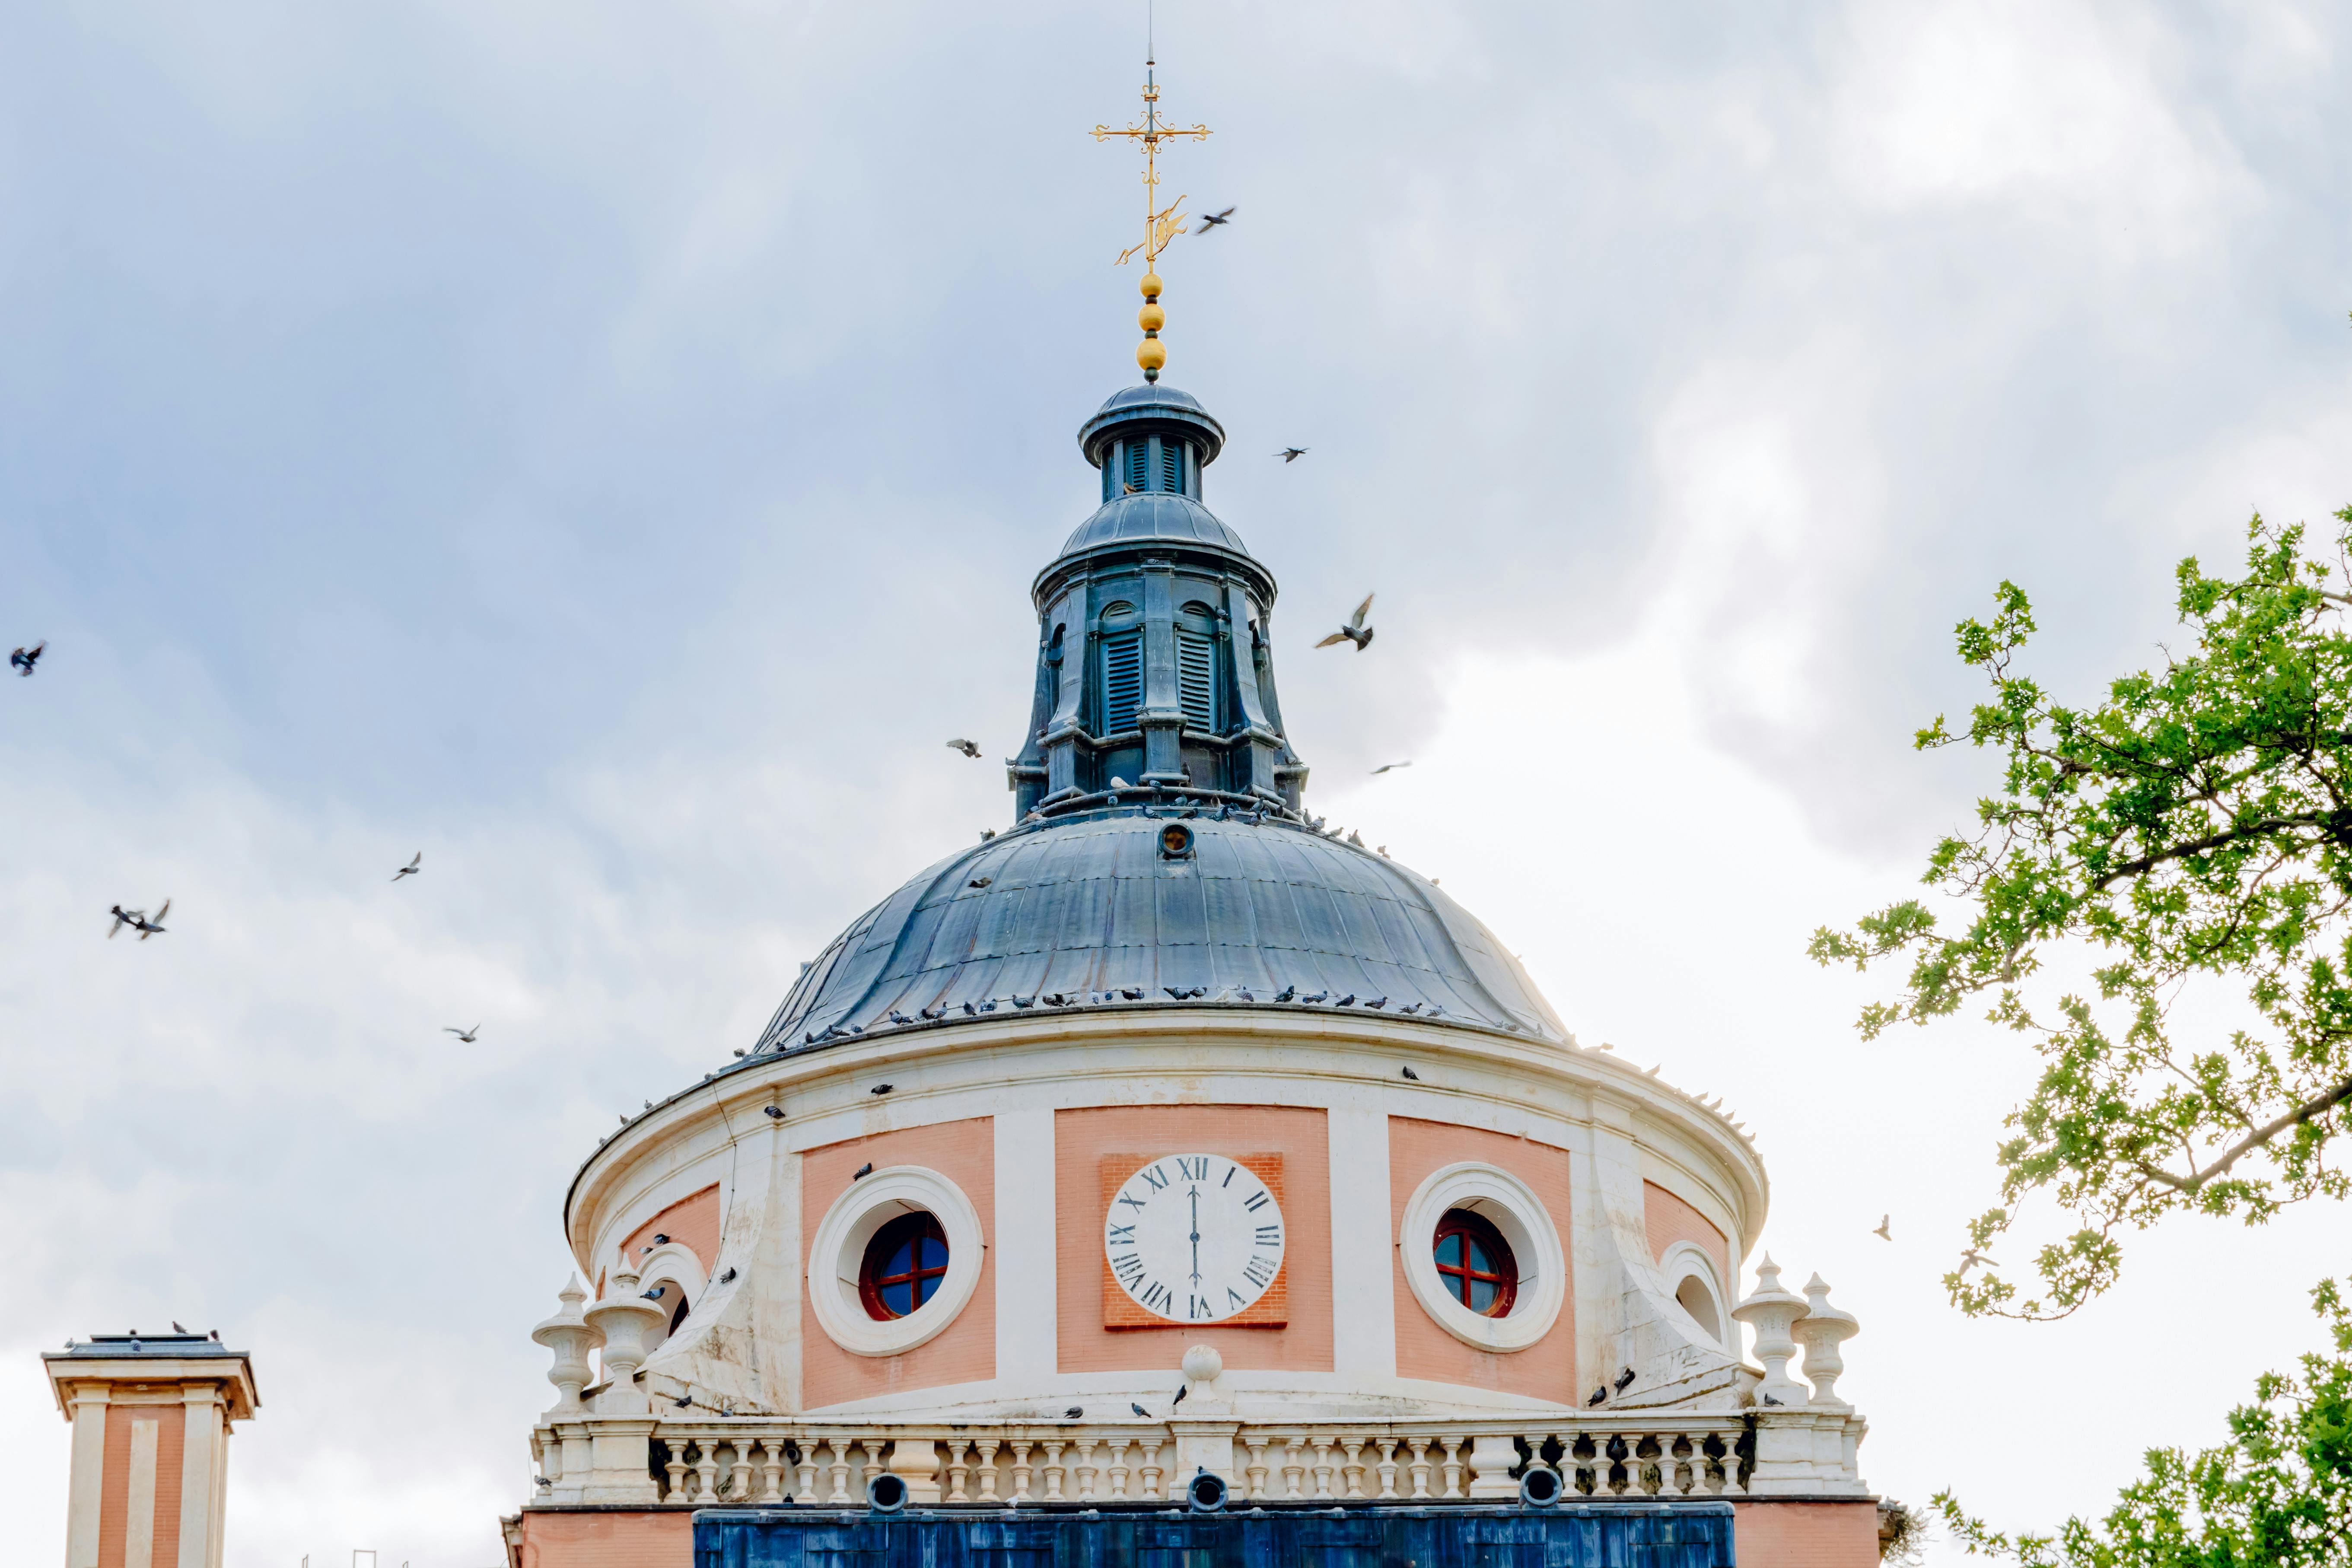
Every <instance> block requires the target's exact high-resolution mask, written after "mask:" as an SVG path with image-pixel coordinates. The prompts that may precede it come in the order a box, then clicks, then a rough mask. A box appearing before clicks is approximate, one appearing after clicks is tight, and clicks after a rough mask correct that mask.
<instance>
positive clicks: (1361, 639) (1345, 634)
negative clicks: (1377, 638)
mask: <svg viewBox="0 0 2352 1568" xmlns="http://www.w3.org/2000/svg"><path fill="white" fill-rule="evenodd" d="M1372 597H1373V596H1372V595H1370V594H1367V595H1364V602H1363V603H1362V604H1360V605H1357V606H1356V613H1355V614H1354V615H1352V616H1349V617H1348V623H1347V625H1345V626H1341V627H1340V628H1339V630H1338V631H1336V632H1333V633H1332V634H1331V635H1330V636H1329V637H1325V638H1324V639H1323V640H1322V641H1321V642H1319V643H1317V644H1316V645H1315V646H1316V647H1330V646H1331V645H1332V644H1334V643H1343V642H1351V643H1354V644H1355V645H1356V651H1357V652H1358V653H1361V652H1363V651H1364V650H1365V649H1366V648H1368V647H1371V646H1372V628H1371V627H1370V626H1366V625H1364V617H1365V616H1369V615H1370V614H1371V613H1372Z"/></svg>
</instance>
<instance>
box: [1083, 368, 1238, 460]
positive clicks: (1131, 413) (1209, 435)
mask: <svg viewBox="0 0 2352 1568" xmlns="http://www.w3.org/2000/svg"><path fill="white" fill-rule="evenodd" d="M1132 425H1151V426H1163V427H1173V428H1176V429H1180V430H1183V431H1185V432H1187V433H1189V434H1191V435H1192V436H1193V437H1197V438H1199V439H1201V440H1202V442H1203V443H1204V446H1203V449H1202V453H1201V460H1202V462H1203V463H1213V462H1215V461H1216V460H1217V454H1218V453H1219V452H1221V451H1223V449H1224V445H1225V427H1224V426H1223V425H1220V424H1218V423H1217V419H1216V416H1214V415H1213V414H1211V413H1210V412H1209V411H1208V410H1207V409H1206V408H1204V407H1202V405H1201V400H1200V399H1199V398H1197V397H1195V396H1193V395H1192V394H1191V393H1189V392H1180V391H1178V390H1177V389H1176V388H1175V387H1172V386H1158V385H1153V386H1130V387H1128V388H1127V389H1126V390H1125V391H1122V392H1114V393H1112V394H1111V395H1109V396H1108V397H1107V398H1105V399H1104V400H1103V405H1102V406H1101V407H1100V408H1097V409H1096V410H1095V412H1094V417H1092V418H1091V419H1088V420H1087V422H1086V423H1085V424H1084V425H1081V426H1078V450H1080V451H1081V452H1084V453H1085V454H1086V455H1087V462H1089V463H1092V464H1094V465H1095V466H1096V467H1097V468H1100V467H1101V466H1102V448H1103V447H1104V445H1105V444H1106V443H1108V441H1110V440H1111V439H1112V438H1113V437H1114V435H1115V434H1116V433H1117V432H1118V431H1119V430H1121V429H1124V428H1126V427H1127V426H1132Z"/></svg>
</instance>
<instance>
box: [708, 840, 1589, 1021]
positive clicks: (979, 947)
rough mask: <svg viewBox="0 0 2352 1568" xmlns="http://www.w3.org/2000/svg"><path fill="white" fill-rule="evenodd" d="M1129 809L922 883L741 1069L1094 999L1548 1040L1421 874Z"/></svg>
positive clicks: (1328, 848) (1495, 957) (1515, 975)
mask: <svg viewBox="0 0 2352 1568" xmlns="http://www.w3.org/2000/svg"><path fill="white" fill-rule="evenodd" d="M1146 809H1150V808H1143V807H1134V806H1130V807H1127V808H1125V809H1119V808H1112V809H1110V810H1108V811H1097V812H1089V813H1087V814H1086V815H1083V816H1075V817H1070V818H1066V819H1062V820H1056V821H1052V822H1048V823H1044V824H1040V825H1035V826H1028V827H1024V828H1017V829H1015V830H1014V831H1013V832H1011V833H1007V834H1003V835H1002V836H1000V837H996V838H993V839H991V840H989V841H988V842H986V843H982V844H979V845H975V846H973V847H971V848H970V849H966V850H964V851H962V852H961V853H960V854H956V855H953V856H950V857H949V858H947V859H945V860H942V861H940V863H939V864H938V865H936V866H933V867H931V868H929V870H927V871H925V872H923V873H922V875H920V876H919V877H917V878H915V879H913V880H912V881H910V882H908V883H907V885H906V886H904V887H902V888H900V889H898V891H897V892H896V893H894V894H892V895H891V896H890V897H889V898H888V899H886V900H883V901H882V902H881V903H880V904H877V906H875V907H874V908H873V909H872V910H868V911H867V912H866V914H865V915H864V916H863V917H861V918H860V919H859V920H858V921H856V923H854V924H853V925H851V926H850V928H849V929H848V930H847V931H844V932H843V933H842V934H841V935H840V936H839V937H837V938H836V939H835V941H834V942H833V943H832V945H831V946H829V947H827V948H826V949H825V951H824V953H823V955H822V956H820V957H819V958H818V959H817V960H816V961H815V962H814V963H812V964H810V965H809V967H808V968H807V969H806V970H805V971H803V973H802V975H801V977H800V980H799V982H798V983H797V984H795V985H794V986H793V989H792V992H791V994H789V995H788V996H786V997H785V998H784V1003H783V1006H782V1008H781V1009H780V1010H779V1011H778V1012H777V1014H776V1016H775V1018H774V1020H773V1021H772V1023H770V1024H769V1026H768V1027H767V1029H766V1031H765V1032H764V1033H763V1034H762V1035H761V1039H760V1046H759V1050H757V1051H755V1052H754V1053H753V1058H754V1059H757V1058H758V1056H759V1055H760V1054H761V1052H764V1051H769V1050H778V1051H785V1052H790V1051H793V1050H800V1049H808V1048H813V1047H822V1046H824V1045H828V1044H832V1043H834V1042H835V1041H837V1040H838V1039H840V1038H842V1037H844V1036H845V1035H848V1034H853V1033H855V1034H862V1033H865V1032H866V1031H868V1030H872V1029H877V1028H880V1029H886V1030H887V1029H889V1028H891V1027H893V1023H892V1019H891V1015H892V1014H893V1013H897V1014H898V1016H900V1017H903V1018H906V1019H908V1021H909V1022H910V1023H913V1024H915V1025H916V1026H926V1025H928V1026H935V1027H946V1026H953V1025H955V1024H958V1023H962V1022H965V1021H967V1020H968V1019H969V1018H971V1017H972V1016H979V1015H981V1014H982V1013H1004V1014H1010V1013H1013V1012H1015V1011H1021V1010H1027V1009H1029V1008H1034V1009H1035V1010H1036V1011H1039V1012H1047V1011H1058V1010H1062V1009H1064V1008H1067V1009H1071V1010H1076V1009H1079V1008H1087V1007H1132V1006H1135V1005H1139V1004H1138V1003H1137V1002H1135V1001H1130V1000H1129V999H1127V998H1125V997H1124V996H1119V995H1117V994H1116V993H1118V992H1121V991H1128V990H1131V991H1139V992H1141V993H1142V994H1143V1003H1142V1005H1153V1004H1156V1005H1162V1006H1195V1007H1197V1006H1202V1005H1212V1004H1215V1003H1218V1002H1220V1001H1223V1002H1225V1003H1227V1004H1229V1005H1256V1006H1271V1005H1277V999H1278V998H1281V997H1283V996H1284V995H1285V994H1286V993H1287V994H1289V996H1290V998H1291V999H1290V1000H1289V1001H1288V1002H1287V1003H1286V1004H1281V1005H1287V1006H1292V1007H1306V1008H1310V1009H1312V1010H1318V1011H1324V1010H1329V1009H1331V1008H1332V1007H1333V1006H1335V1005H1337V1004H1339V1003H1340V1001H1341V1000H1342V999H1343V998H1352V1001H1350V1002H1349V1006H1348V1008H1347V1010H1348V1011H1349V1012H1354V1011H1359V1010H1360V1009H1362V1008H1363V1007H1364V1006H1365V1005H1367V1004H1370V1003H1372V1002H1375V1001H1378V1002H1381V1008H1380V1009H1379V1010H1380V1011H1382V1012H1387V1013H1391V1014H1395V1013H1402V1012H1405V1010H1407V1009H1411V1013H1412V1015H1413V1016H1422V1017H1434V1018H1435V1019H1436V1020H1437V1021H1438V1022H1440V1023H1447V1024H1458V1025H1465V1026H1473V1027H1483V1028H1489V1029H1502V1030H1507V1031H1511V1032H1514V1033H1519V1034H1525V1035H1529V1036H1532V1037H1536V1038H1538V1039H1543V1040H1548V1041H1551V1042H1554V1043H1559V1044H1564V1043H1566V1039H1567V1035H1566V1031H1565V1030H1564V1029H1563V1028H1562V1027H1561V1026H1560V1022H1559V1017H1558V1016H1556V1015H1554V1013H1553V1012H1552V1010H1551V1008H1550V1006H1549V1005H1548V1004H1547V1003H1546V1002H1545V1001H1544V999H1543V997H1542V996H1541V995H1540V994H1538V992H1537V990H1536V988H1535V985H1534V984H1533V983H1532V982H1531V981H1530V980H1529V979H1528V976H1527V973H1526V972H1525V971H1524V970H1522V969H1521V968H1520V967H1519V965H1518V963H1517V961H1516V960H1514V959H1513V958H1512V957H1511V955H1510V953H1509V952H1507V951H1506V950H1505V949H1504V947H1503V945H1502V943H1500V942H1497V941H1496V939H1495V937H1494V935H1493V933H1492V932H1490V931H1487V929H1486V927H1485V926H1484V925H1482V924H1480V923H1479V921H1477V919H1476V918H1475V917H1474V916H1473V915H1471V914H1470V913H1469V912H1468V911H1467V910H1464V909H1463V908H1462V907H1461V906H1460V905H1459V904H1457V903H1455V902H1454V900H1452V899H1450V898H1448V897H1447V896H1446V895H1445V893H1444V889H1440V888H1438V887H1437V886H1436V885H1434V884H1433V883H1432V882H1430V881H1429V880H1428V879H1426V878H1423V877H1422V876H1419V875H1417V874H1416V873H1414V872H1412V871H1410V870H1408V869H1406V868H1404V867H1402V866H1400V865H1398V864H1397V863H1396V862H1395V861H1393V860H1391V859H1389V858H1387V857H1385V856H1382V855H1378V854H1375V853H1373V852H1372V851H1370V850H1369V849H1365V848H1362V847H1358V846H1356V845H1352V844H1349V843H1346V842H1344V841H1342V840H1339V839H1336V838H1331V837H1326V836H1324V835H1323V834H1320V833H1318V832H1317V831H1315V830H1314V829H1313V828H1312V827H1308V826H1303V825H1299V824H1297V823H1293V822H1290V821H1286V820H1285V819H1283V818H1281V817H1279V816H1276V815H1274V814H1271V813H1268V814H1231V813H1227V814H1220V813H1204V814H1202V815H1198V816H1186V817H1181V818H1180V817H1178V816H1177V815H1176V813H1175V812H1174V811H1173V810H1171V809H1162V810H1156V811H1155V812H1154V814H1153V815H1150V816H1146V815H1144V811H1145V810H1146ZM1171 828H1175V829H1181V834H1179V835H1176V837H1182V838H1185V839H1186V840H1188V841H1187V842H1185V843H1184V844H1183V847H1182V850H1181V853H1174V854H1171V852H1170V846H1169V845H1168V844H1167V843H1166V842H1165V839H1166V837H1169V836H1170V830H1171ZM1243 990H1246V991H1248V992H1249V993H1250V994H1251V995H1250V1000H1249V1001H1248V1002H1247V1003H1244V1002H1243V1001H1242V999H1241V998H1240V997H1239V996H1238V995H1237V994H1234V993H1237V992H1240V991H1243ZM1171 991H1174V992H1179V993H1182V995H1179V996H1171V994H1170V992H1171ZM1105 993H1114V994H1113V995H1111V996H1109V997H1108V998H1105V997H1104V994H1105ZM1317 995H1320V996H1322V997H1323V998H1324V999H1323V1000H1322V1001H1321V1002H1319V1003H1307V1002H1304V1001H1300V1000H1298V998H1302V997H1309V996H1317ZM1052 996H1060V997H1062V998H1065V1000H1064V1001H1063V1002H1062V1003H1061V1004H1059V1005H1056V1004H1054V1003H1051V1002H1048V1001H1046V1000H1045V998H1047V997H1052ZM967 1006H970V1007H971V1009H972V1010H973V1011H972V1012H971V1013H970V1014H967V1013H966V1012H965V1008H966V1007H967ZM926 1013H929V1014H931V1015H934V1017H933V1018H929V1019H927V1018H925V1017H924V1015H925V1014H926Z"/></svg>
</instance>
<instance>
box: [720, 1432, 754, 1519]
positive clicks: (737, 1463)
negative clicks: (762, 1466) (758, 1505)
mask: <svg viewBox="0 0 2352 1568" xmlns="http://www.w3.org/2000/svg"><path fill="white" fill-rule="evenodd" d="M751 1447H752V1444H751V1439H750V1438H748V1437H745V1436H741V1435H740V1434H735V1435H731V1436H730V1441H729V1443H728V1446H727V1448H728V1456H729V1457H728V1460H727V1479H724V1480H722V1481H720V1482H719V1500H720V1501H721V1502H750V1501H751V1486H752V1482H753V1481H754V1480H755V1479H757V1478H758V1475H759V1472H758V1470H756V1469H755V1468H752V1464H751Z"/></svg>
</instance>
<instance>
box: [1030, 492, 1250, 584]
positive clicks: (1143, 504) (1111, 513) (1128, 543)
mask: <svg viewBox="0 0 2352 1568" xmlns="http://www.w3.org/2000/svg"><path fill="white" fill-rule="evenodd" d="M1139 544H1187V545H1192V546H1196V547H1205V548H1208V549H1211V550H1223V551H1229V552H1232V553H1234V554H1235V555H1239V556H1243V557H1246V556H1248V554H1249V546H1247V545H1245V544H1244V543H1243V542H1242V536H1241V535H1240V534H1238V533H1235V532H1234V531H1233V530H1232V529H1230V528H1228V527H1226V526H1225V524H1224V523H1223V521H1221V520H1219V518H1218V517H1217V514H1216V513H1214V512H1213V511H1211V510H1209V509H1208V508H1207V507H1204V506H1202V504H1201V503H1200V502H1199V501H1196V500H1192V498H1191V497H1189V496H1181V495H1171V494H1168V493H1167V492H1165V491H1158V490H1147V491H1144V492H1142V493H1141V494H1138V495H1123V496H1120V497H1118V499H1117V500H1108V501H1105V502H1104V503H1103V504H1102V506H1101V507H1100V508H1099V509H1097V510H1096V512H1095V514H1094V515H1093V516H1092V517H1090V518H1088V519H1087V521H1084V522H1082V523H1080V524H1079V525H1078V528H1077V531H1076V532H1075V533H1073V534H1071V535H1070V537H1069V539H1068V540H1067V542H1065V543H1064V544H1063V546H1062V553H1061V556H1060V558H1059V559H1058V560H1056V561H1055V563H1054V564H1055V566H1058V565H1060V564H1061V563H1062V562H1063V561H1066V560H1068V559H1069V558H1070V557H1072V556H1074V555H1085V554H1088V553H1091V552H1094V551H1097V550H1106V549H1125V548H1130V547H1133V546H1135V545H1139ZM1252 564H1255V563H1252ZM1053 569H1054V568H1053V567H1050V566H1049V567H1047V568H1046V570H1047V571H1049V572H1050V571H1052V570H1053Z"/></svg>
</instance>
